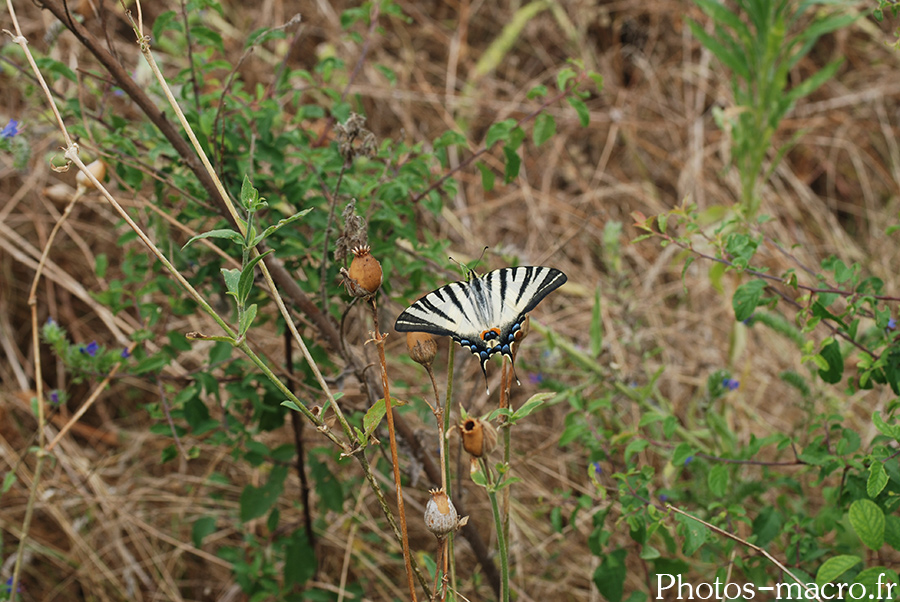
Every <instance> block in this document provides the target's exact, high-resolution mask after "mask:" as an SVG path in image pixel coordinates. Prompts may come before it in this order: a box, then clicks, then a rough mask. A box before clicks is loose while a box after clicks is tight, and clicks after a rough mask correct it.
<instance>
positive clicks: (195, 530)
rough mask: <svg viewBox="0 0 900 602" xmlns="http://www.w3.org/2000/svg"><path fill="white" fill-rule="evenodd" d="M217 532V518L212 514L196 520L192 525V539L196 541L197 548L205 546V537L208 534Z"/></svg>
mask: <svg viewBox="0 0 900 602" xmlns="http://www.w3.org/2000/svg"><path fill="white" fill-rule="evenodd" d="M215 532H216V519H215V518H213V517H211V516H204V517H201V518H198V519H197V520H195V521H194V524H193V525H192V526H191V541H193V542H194V547H195V548H202V547H203V539H204V538H205V537H206V536H207V535H212V534H213V533H215Z"/></svg>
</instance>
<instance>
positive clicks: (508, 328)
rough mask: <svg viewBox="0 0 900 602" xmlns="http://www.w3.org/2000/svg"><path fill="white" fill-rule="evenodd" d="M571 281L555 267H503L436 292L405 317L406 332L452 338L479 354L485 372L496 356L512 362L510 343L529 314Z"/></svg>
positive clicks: (401, 326)
mask: <svg viewBox="0 0 900 602" xmlns="http://www.w3.org/2000/svg"><path fill="white" fill-rule="evenodd" d="M565 281H566V275H565V274H563V273H562V272H561V271H559V270H557V269H555V268H548V267H531V266H523V267H516V268H501V269H499V270H494V271H492V272H488V273H487V274H485V275H484V276H474V277H472V278H471V279H470V280H468V281H461V282H453V283H450V284H447V285H445V286H442V287H441V288H439V289H436V290H434V291H432V292H430V293H428V294H427V295H425V296H424V297H422V298H421V299H419V300H418V301H416V302H415V303H413V304H412V305H410V306H409V307H408V308H407V309H406V310H405V311H404V312H403V313H401V314H400V316H399V317H398V318H397V322H396V324H395V325H394V328H395V329H396V330H398V331H400V332H428V333H431V334H435V335H438V336H449V337H452V338H453V340H455V341H456V342H457V343H459V344H460V345H462V346H463V347H465V348H467V349H468V350H469V351H471V352H472V353H473V354H475V355H476V356H478V358H479V361H480V362H481V367H482V370H484V369H485V366H486V364H487V360H488V359H490V357H491V355H493V354H495V353H502V354H504V355H507V356H509V357H510V359H512V353H511V350H510V349H511V348H510V345H511V344H512V342H513V340H514V339H515V333H516V331H518V330H519V328H521V322H522V320H524V318H525V314H527V313H528V312H529V311H531V310H532V309H534V308H535V307H536V306H537V304H538V303H540V302H541V300H542V299H543V298H544V297H546V296H547V295H548V294H549V293H550V292H552V291H554V290H556V289H557V288H558V287H560V286H561V285H562V284H563V283H564V282H565Z"/></svg>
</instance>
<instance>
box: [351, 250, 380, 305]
mask: <svg viewBox="0 0 900 602" xmlns="http://www.w3.org/2000/svg"><path fill="white" fill-rule="evenodd" d="M342 273H344V272H343V271H342ZM344 276H345V278H344V285H345V286H346V287H347V291H348V292H349V293H350V294H351V295H353V296H354V297H371V296H372V295H374V294H375V293H376V292H377V291H378V289H379V288H380V287H381V280H382V277H383V274H382V272H381V264H380V263H378V260H377V259H375V258H374V257H373V256H372V254H371V253H370V252H369V247H367V246H364V247H356V248H355V249H353V261H351V262H350V269H349V270H346V273H345V274H344ZM348 280H349V281H348Z"/></svg>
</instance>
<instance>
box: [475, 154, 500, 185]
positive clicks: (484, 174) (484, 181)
mask: <svg viewBox="0 0 900 602" xmlns="http://www.w3.org/2000/svg"><path fill="white" fill-rule="evenodd" d="M475 167H477V168H478V171H480V172H481V187H482V188H483V189H484V191H485V192H490V191H491V190H493V189H494V180H495V179H496V176H495V175H494V171H493V170H492V169H491V168H490V167H488V166H487V165H485V164H484V163H483V162H481V161H479V162H478V163H476V164H475Z"/></svg>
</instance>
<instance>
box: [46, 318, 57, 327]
mask: <svg viewBox="0 0 900 602" xmlns="http://www.w3.org/2000/svg"><path fill="white" fill-rule="evenodd" d="M55 325H56V320H54V319H53V318H50V317H48V318H47V326H55Z"/></svg>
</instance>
